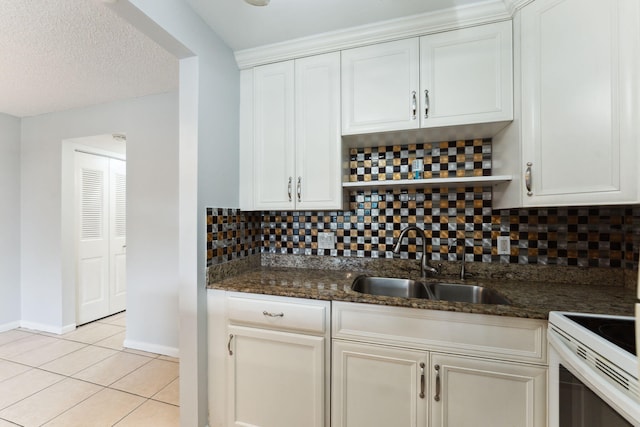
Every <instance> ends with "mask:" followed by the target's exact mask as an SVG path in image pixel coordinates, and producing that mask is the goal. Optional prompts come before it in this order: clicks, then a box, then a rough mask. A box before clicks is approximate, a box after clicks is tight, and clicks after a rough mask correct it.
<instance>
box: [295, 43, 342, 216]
mask: <svg viewBox="0 0 640 427" xmlns="http://www.w3.org/2000/svg"><path fill="white" fill-rule="evenodd" d="M295 103H296V108H295V152H296V162H295V163H296V165H295V168H296V208H297V209H341V208H342V179H341V163H340V158H341V157H340V156H341V145H340V142H341V139H340V53H339V52H333V53H328V54H325V55H317V56H311V57H308V58H303V59H297V60H296V61H295Z"/></svg>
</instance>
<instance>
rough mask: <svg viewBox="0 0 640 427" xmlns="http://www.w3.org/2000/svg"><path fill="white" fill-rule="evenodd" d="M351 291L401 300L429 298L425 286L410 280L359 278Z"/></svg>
mask: <svg viewBox="0 0 640 427" xmlns="http://www.w3.org/2000/svg"><path fill="white" fill-rule="evenodd" d="M351 289H352V290H354V291H356V292H360V293H363V294H369V295H383V296H387V297H399V298H424V299H427V298H429V291H428V290H427V287H426V286H425V284H424V283H422V282H417V281H415V280H410V279H394V278H388V277H369V276H359V277H357V278H356V280H354V281H353V283H352V284H351Z"/></svg>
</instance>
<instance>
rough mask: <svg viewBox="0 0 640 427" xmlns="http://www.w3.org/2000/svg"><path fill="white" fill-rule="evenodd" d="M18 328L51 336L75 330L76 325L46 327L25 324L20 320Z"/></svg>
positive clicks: (38, 324)
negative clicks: (46, 333)
mask: <svg viewBox="0 0 640 427" xmlns="http://www.w3.org/2000/svg"><path fill="white" fill-rule="evenodd" d="M20 327H21V328H26V329H33V330H34V331H39V332H49V333H51V334H57V335H62V334H66V333H67V332H71V331H73V330H74V329H76V324H75V323H72V324H70V325H66V326H62V327H60V326H53V325H47V324H45V323H36V322H27V321H24V320H21V321H20Z"/></svg>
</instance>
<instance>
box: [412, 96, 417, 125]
mask: <svg viewBox="0 0 640 427" xmlns="http://www.w3.org/2000/svg"><path fill="white" fill-rule="evenodd" d="M417 112H418V99H417V98H416V91H415V90H414V91H413V92H411V120H415V119H416V114H417Z"/></svg>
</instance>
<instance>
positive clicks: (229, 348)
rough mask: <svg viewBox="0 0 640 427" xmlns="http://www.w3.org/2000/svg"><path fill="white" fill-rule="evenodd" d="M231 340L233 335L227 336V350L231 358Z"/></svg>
mask: <svg viewBox="0 0 640 427" xmlns="http://www.w3.org/2000/svg"><path fill="white" fill-rule="evenodd" d="M231 340H233V334H229V342H228V343H227V350H229V356H233V350H231Z"/></svg>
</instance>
